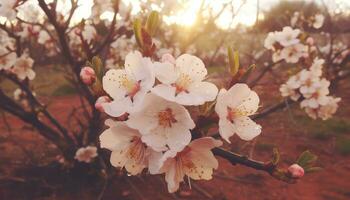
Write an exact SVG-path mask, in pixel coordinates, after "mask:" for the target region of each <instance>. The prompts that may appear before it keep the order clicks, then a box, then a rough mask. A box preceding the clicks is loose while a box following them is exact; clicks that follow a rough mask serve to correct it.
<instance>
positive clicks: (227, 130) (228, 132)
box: [219, 119, 235, 143]
mask: <svg viewBox="0 0 350 200" xmlns="http://www.w3.org/2000/svg"><path fill="white" fill-rule="evenodd" d="M219 133H220V135H221V137H222V138H223V139H225V140H226V141H227V142H228V143H231V142H230V139H229V138H230V137H231V136H232V135H233V134H235V127H234V126H233V124H232V123H231V122H229V121H228V120H227V119H220V120H219Z"/></svg>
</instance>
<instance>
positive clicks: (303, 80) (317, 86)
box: [280, 58, 340, 120]
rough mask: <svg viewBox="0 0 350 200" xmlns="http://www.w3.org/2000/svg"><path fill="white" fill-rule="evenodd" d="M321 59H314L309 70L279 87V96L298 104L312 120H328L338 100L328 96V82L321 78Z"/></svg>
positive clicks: (336, 106) (292, 77) (322, 61)
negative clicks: (300, 99) (288, 98)
mask: <svg viewBox="0 0 350 200" xmlns="http://www.w3.org/2000/svg"><path fill="white" fill-rule="evenodd" d="M323 64H324V60H323V59H319V58H316V59H315V60H314V61H313V63H312V65H311V66H310V69H309V70H307V69H303V70H301V71H300V72H298V73H297V74H296V75H294V76H291V77H290V78H289V79H288V81H287V82H286V83H285V84H282V85H281V87H280V92H281V95H282V96H284V97H290V98H291V99H292V100H294V101H297V100H299V98H301V97H302V98H303V99H302V101H301V102H300V107H301V108H303V109H305V112H306V113H307V114H308V115H309V116H310V117H311V118H313V119H316V118H318V117H320V118H321V119H323V120H326V119H328V118H330V117H331V116H332V115H333V114H334V113H335V112H336V110H337V108H338V102H339V101H340V98H335V97H331V96H329V86H330V82H329V81H328V80H326V79H325V78H321V76H322V67H323Z"/></svg>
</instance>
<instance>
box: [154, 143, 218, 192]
mask: <svg viewBox="0 0 350 200" xmlns="http://www.w3.org/2000/svg"><path fill="white" fill-rule="evenodd" d="M221 145H222V142H221V141H219V140H215V139H213V138H210V137H203V138H200V139H196V140H193V141H192V142H191V143H190V144H189V145H188V146H187V147H185V149H183V150H182V151H181V152H176V151H167V152H165V154H164V155H163V156H162V157H161V158H160V159H159V164H158V165H159V166H160V169H159V170H158V173H165V181H166V182H167V184H168V191H169V192H171V193H172V192H175V191H177V190H178V189H179V184H180V182H182V181H183V178H184V176H185V175H186V176H188V177H190V178H192V179H194V180H210V179H212V174H213V170H214V169H217V168H218V161H217V160H216V158H215V157H214V155H213V153H212V152H211V149H213V148H215V147H219V146H221ZM153 164H154V163H153ZM155 168H156V167H155Z"/></svg>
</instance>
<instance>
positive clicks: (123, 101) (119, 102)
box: [102, 51, 155, 117]
mask: <svg viewBox="0 0 350 200" xmlns="http://www.w3.org/2000/svg"><path fill="white" fill-rule="evenodd" d="M154 82H155V77H154V72H153V69H152V62H151V60H150V58H146V57H142V55H141V53H140V52H138V51H134V52H131V53H129V54H128V55H127V56H126V58H125V69H110V70H109V71H107V73H106V74H105V76H104V77H103V80H102V83H103V89H104V90H105V91H106V92H107V93H108V94H109V96H111V97H112V99H113V101H112V102H110V103H106V104H103V106H104V110H105V112H106V113H107V114H109V115H111V116H113V117H119V116H121V115H123V114H124V113H132V112H135V111H137V110H138V109H139V108H140V106H141V105H142V102H143V99H144V97H145V95H146V93H147V92H148V91H149V90H150V89H151V88H152V86H153V85H154Z"/></svg>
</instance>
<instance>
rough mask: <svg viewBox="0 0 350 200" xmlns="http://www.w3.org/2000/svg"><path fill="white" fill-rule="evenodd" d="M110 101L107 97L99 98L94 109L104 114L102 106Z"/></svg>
mask: <svg viewBox="0 0 350 200" xmlns="http://www.w3.org/2000/svg"><path fill="white" fill-rule="evenodd" d="M110 101H111V99H110V98H109V97H108V96H101V97H99V98H98V99H97V100H96V103H95V108H96V109H97V110H98V111H100V112H104V109H103V104H104V103H108V102H110Z"/></svg>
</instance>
